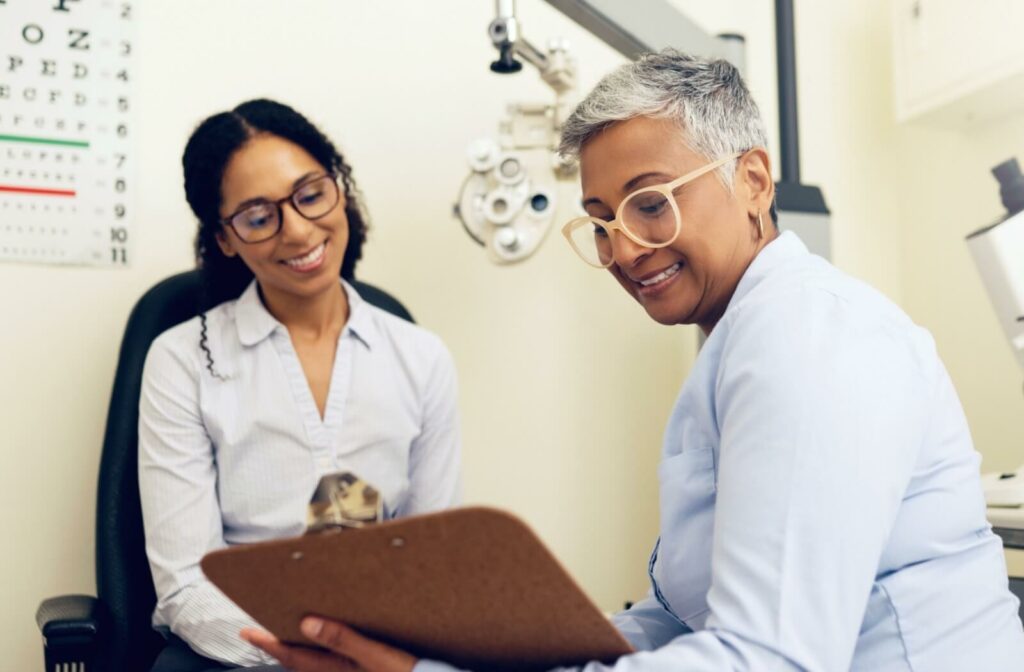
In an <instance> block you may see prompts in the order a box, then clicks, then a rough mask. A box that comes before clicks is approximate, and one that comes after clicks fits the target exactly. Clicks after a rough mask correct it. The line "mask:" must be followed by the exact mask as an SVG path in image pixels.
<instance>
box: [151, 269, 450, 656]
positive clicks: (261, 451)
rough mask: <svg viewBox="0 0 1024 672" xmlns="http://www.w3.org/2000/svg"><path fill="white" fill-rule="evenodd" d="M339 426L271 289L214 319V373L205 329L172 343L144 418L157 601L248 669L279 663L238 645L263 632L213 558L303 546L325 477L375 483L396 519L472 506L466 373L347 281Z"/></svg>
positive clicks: (337, 377)
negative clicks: (464, 497) (464, 483)
mask: <svg viewBox="0 0 1024 672" xmlns="http://www.w3.org/2000/svg"><path fill="white" fill-rule="evenodd" d="M343 286H344V289H345V292H346V294H347V295H348V299H349V305H350V313H349V321H348V323H347V324H346V326H345V328H344V330H343V331H342V334H341V336H340V338H339V340H338V348H337V353H336V356H335V362H334V370H333V372H332V377H331V385H330V391H329V393H328V399H327V404H326V408H325V413H324V417H323V419H321V417H320V414H319V412H318V410H317V407H316V404H315V402H314V400H313V396H312V393H311V392H310V389H309V385H308V383H307V381H306V378H305V375H304V373H303V371H302V366H301V364H300V362H299V359H298V357H297V355H296V353H295V350H294V348H293V347H292V343H291V339H290V338H289V335H288V331H287V329H286V328H285V327H284V325H282V324H281V323H280V322H278V321H277V320H276V319H275V318H274V317H273V316H272V315H271V314H270V313H269V312H268V311H267V310H266V308H264V306H263V304H262V302H261V301H260V298H259V294H258V292H257V287H256V283H255V282H253V283H252V284H251V285H250V286H249V288H248V289H247V290H246V291H245V292H244V293H243V294H242V296H241V297H239V299H237V300H236V301H229V302H227V303H223V304H221V305H219V306H217V307H216V308H214V309H212V310H210V311H208V313H207V325H208V326H207V334H208V336H207V341H208V347H209V349H210V351H211V354H212V358H213V370H214V372H215V373H216V374H217V375H216V376H214V375H212V374H211V372H210V370H209V369H208V366H207V359H206V354H205V353H204V352H203V351H202V350H201V349H200V346H199V342H200V321H199V318H194V319H192V320H190V321H188V322H185V323H183V324H180V325H178V326H176V327H174V328H172V329H170V330H168V331H167V332H165V333H163V334H162V335H161V336H160V337H159V338H157V339H156V340H155V341H154V343H153V345H152V347H151V349H150V351H149V355H148V356H147V358H146V365H145V371H144V374H143V383H142V396H141V399H140V406H139V488H140V493H141V498H142V512H143V520H144V523H145V529H146V551H147V554H148V556H149V563H150V567H151V569H152V572H153V580H154V584H155V587H156V593H157V607H156V610H155V612H154V614H153V624H154V626H156V627H157V628H158V629H163V628H168V629H170V630H171V631H172V632H174V633H175V634H176V635H178V636H179V637H181V638H182V639H184V640H185V641H186V642H188V644H189V645H190V646H191V647H192V648H193V649H195V650H196V651H197V652H198V653H200V654H202V655H204V656H207V657H209V658H213V659H216V660H220V661H223V662H226V663H229V664H234V665H243V666H245V665H255V664H261V663H267V662H272V660H271V659H270V658H268V657H267V656H266V655H265V654H263V653H262V652H259V651H257V650H256V649H255V648H253V647H251V646H250V645H249V644H247V643H246V642H244V641H242V640H241V639H240V638H239V637H238V631H239V630H240V629H241V628H242V627H245V626H248V625H253V622H252V620H251V619H250V618H249V617H248V616H247V615H246V614H245V613H244V612H242V611H241V610H240V609H239V608H238V607H236V606H235V605H234V604H233V603H232V602H230V601H229V600H228V599H227V597H225V596H224V595H223V594H222V593H221V592H220V591H219V590H217V589H216V588H215V587H214V586H213V585H212V584H210V583H209V582H208V581H207V580H206V579H205V577H204V576H203V574H202V571H201V570H200V568H199V560H200V559H201V558H202V557H203V556H204V555H205V554H206V553H208V552H210V551H212V550H215V549H218V548H223V547H225V546H230V545H234V544H245V543H252V542H257V541H265V540H268V539H276V538H281V537H288V536H295V535H299V534H301V533H302V532H303V530H304V523H305V514H306V506H307V504H308V502H309V498H310V495H311V494H312V492H313V490H314V488H315V486H316V484H317V482H318V480H319V479H320V477H321V476H323V475H324V474H327V473H330V472H333V471H341V470H347V471H352V472H354V473H355V474H357V475H359V476H360V477H361V478H363V479H364V480H366V481H368V482H369V483H372V484H373V485H375V486H376V487H377V488H378V489H379V490H380V491H381V493H382V495H383V497H384V501H385V508H386V511H387V513H388V515H389V516H406V515H411V514H416V513H422V512H425V511H432V510H436V509H442V508H446V507H450V506H453V505H455V504H457V503H458V501H459V497H460V466H459V452H460V435H459V419H458V411H457V407H456V396H457V395H456V377H455V367H454V364H453V362H452V359H451V356H450V354H449V353H448V351H447V349H446V348H445V347H444V345H443V344H442V343H441V341H440V339H438V338H437V337H436V336H435V335H433V334H431V333H429V332H427V331H426V330H424V329H422V328H420V327H418V326H416V325H414V324H411V323H409V322H406V321H404V320H401V319H399V318H397V317H394V316H393V315H391V314H389V313H387V312H385V311H383V310H380V309H378V308H376V307H374V306H372V305H370V304H369V303H367V302H366V301H364V300H363V299H361V298H360V297H359V295H358V293H357V292H356V291H355V290H354V289H353V288H352V287H351V286H350V285H348V284H347V283H343Z"/></svg>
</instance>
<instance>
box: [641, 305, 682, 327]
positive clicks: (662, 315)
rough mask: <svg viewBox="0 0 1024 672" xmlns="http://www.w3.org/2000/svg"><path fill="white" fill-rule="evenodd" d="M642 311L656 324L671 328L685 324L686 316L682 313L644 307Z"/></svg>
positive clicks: (658, 307) (657, 307)
mask: <svg viewBox="0 0 1024 672" xmlns="http://www.w3.org/2000/svg"><path fill="white" fill-rule="evenodd" d="M644 310H646V311H647V314H648V315H650V317H651V319H652V320H654V321H655V322H657V323H658V324H664V325H665V326H672V325H675V324H686V323H687V322H686V315H685V314H684V313H682V311H674V310H665V309H663V308H662V307H661V306H644Z"/></svg>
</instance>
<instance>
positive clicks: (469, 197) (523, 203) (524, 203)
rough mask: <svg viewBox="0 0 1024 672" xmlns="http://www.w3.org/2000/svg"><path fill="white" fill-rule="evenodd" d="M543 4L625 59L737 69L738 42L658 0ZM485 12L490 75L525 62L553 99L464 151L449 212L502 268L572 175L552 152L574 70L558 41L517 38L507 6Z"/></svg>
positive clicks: (543, 228)
mask: <svg viewBox="0 0 1024 672" xmlns="http://www.w3.org/2000/svg"><path fill="white" fill-rule="evenodd" d="M547 2H548V4H550V5H552V6H553V7H555V8H556V9H558V10H559V11H561V12H562V13H563V14H565V15H566V16H568V17H569V18H571V19H572V20H573V21H575V22H576V23H578V24H579V25H580V26H582V27H583V28H585V29H586V30H588V31H590V32H591V33H592V34H594V35H595V36H596V37H598V38H599V39H601V40H602V41H604V42H605V43H607V44H608V45H610V46H611V47H613V48H614V49H616V50H617V51H619V52H620V53H622V54H623V55H625V56H627V57H629V58H636V57H637V56H639V55H640V54H643V53H646V52H650V51H658V50H660V49H663V48H665V47H669V46H675V47H682V48H685V49H686V50H688V51H690V52H692V53H698V54H702V55H704V56H711V57H719V58H726V59H728V60H729V61H731V62H732V63H734V64H736V66H737V67H738V68H739V69H740V71H741V72H742V70H743V39H742V38H741V37H739V36H737V35H722V36H719V37H712V36H709V35H707V34H706V33H705V32H704V31H703V30H702V29H701V28H700V27H699V26H697V25H696V24H695V23H693V22H692V21H690V20H689V19H687V18H686V17H685V16H684V15H683V14H681V13H680V12H679V11H678V10H677V9H675V8H674V7H673V6H672V5H671V3H670V2H668V0H637V1H636V2H633V3H623V2H621V0H547ZM495 10H496V16H495V18H494V20H493V21H491V24H490V26H489V27H488V31H487V32H488V35H489V36H490V39H491V42H492V44H493V45H494V47H495V48H496V49H497V50H498V58H497V59H496V60H495V61H494V62H493V63H491V66H490V67H491V70H492V71H493V72H496V73H499V74H510V73H515V72H519V71H521V70H522V69H523V65H522V61H526V62H527V63H529V64H530V65H532V66H534V67H535V68H536V69H537V70H538V71H539V72H540V75H541V79H543V80H544V82H545V83H546V84H547V85H548V86H550V87H551V89H552V90H553V91H554V93H555V100H554V102H553V103H513V104H511V105H509V107H508V113H507V117H506V118H505V119H503V120H502V121H501V123H500V127H499V134H498V139H497V140H495V139H492V138H482V139H479V140H476V141H475V142H473V143H472V144H471V145H470V146H469V149H468V152H467V161H468V163H469V167H470V169H471V171H472V172H471V173H470V175H469V176H468V177H467V178H466V180H465V182H464V183H463V185H462V189H461V190H460V193H459V198H458V202H457V203H456V205H455V208H454V213H455V215H456V216H457V217H458V218H459V219H460V220H461V222H462V225H463V227H464V228H465V230H466V232H467V233H468V234H469V235H470V236H471V237H472V238H473V240H474V241H476V242H477V243H478V244H480V245H481V246H483V247H485V248H486V250H487V254H488V256H489V258H490V259H491V260H492V261H494V262H495V263H499V264H508V263H513V262H518V261H522V260H524V259H526V258H527V257H529V256H530V255H531V254H533V253H534V252H535V251H536V250H537V248H538V247H539V246H540V244H541V242H543V240H544V238H545V236H546V235H547V233H548V231H549V230H550V228H551V224H552V222H553V221H554V217H555V214H556V211H557V210H558V205H559V198H558V193H559V191H561V189H560V184H559V183H560V182H564V181H569V180H573V179H574V178H575V176H576V168H575V166H574V165H572V164H570V163H566V162H565V161H563V160H562V159H561V157H560V156H559V155H558V153H557V148H558V141H559V135H560V133H561V128H562V122H563V121H564V119H565V117H566V116H567V113H568V111H569V108H568V105H569V102H570V101H569V99H570V96H571V94H572V92H573V90H574V88H575V83H576V63H575V61H574V59H573V57H572V55H571V53H570V52H569V49H568V45H567V44H566V43H565V41H563V40H557V39H556V40H552V41H551V42H550V43H549V45H548V48H547V49H546V50H545V51H542V50H540V49H539V48H537V47H536V46H534V45H533V44H531V43H530V42H528V41H527V40H526V39H525V37H524V36H523V34H522V26H521V25H520V23H519V20H518V17H517V15H516V3H515V0H496V2H495ZM576 194H577V196H578V191H577V192H576ZM577 200H578V199H577ZM574 205H575V204H574ZM563 214H564V211H563Z"/></svg>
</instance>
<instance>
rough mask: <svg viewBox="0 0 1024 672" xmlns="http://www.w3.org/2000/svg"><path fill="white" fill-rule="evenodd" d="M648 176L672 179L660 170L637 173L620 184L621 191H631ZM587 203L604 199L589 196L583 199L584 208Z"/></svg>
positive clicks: (595, 202)
mask: <svg viewBox="0 0 1024 672" xmlns="http://www.w3.org/2000/svg"><path fill="white" fill-rule="evenodd" d="M649 177H659V178H662V177H663V178H666V181H669V180H671V179H672V178H670V177H668V175H666V174H665V173H661V172H658V171H649V172H646V173H640V174H639V175H637V176H636V177H633V178H631V179H630V180H629V181H628V182H626V183H625V184H624V185H622V193H624V194H628V193H629V192H631V191H633V190H634V189H635V188H636V185H638V184H640V183H641V182H643V181H644V180H646V179H647V178H649ZM588 205H604V201H602V200H601V199H600V198H597V197H591V198H588V199H586V200H584V201H583V207H584V208H585V207H587V206H588Z"/></svg>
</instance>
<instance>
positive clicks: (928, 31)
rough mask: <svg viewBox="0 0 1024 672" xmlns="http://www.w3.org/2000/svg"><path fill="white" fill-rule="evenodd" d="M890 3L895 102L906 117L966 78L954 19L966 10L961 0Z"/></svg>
mask: <svg viewBox="0 0 1024 672" xmlns="http://www.w3.org/2000/svg"><path fill="white" fill-rule="evenodd" d="M976 2H978V3H979V4H980V3H984V2H986V0H976ZM895 8H896V10H895V11H896V16H895V20H894V24H895V25H894V28H895V31H896V35H895V37H896V39H895V53H894V59H895V64H896V82H895V83H896V87H897V89H896V101H897V112H898V114H899V116H900V117H901V118H905V117H906V116H910V115H913V114H915V113H917V112H920V111H922V107H924V106H926V105H927V104H929V103H930V102H931V101H933V100H934V99H936V97H942V94H943V92H945V91H948V90H949V88H950V87H951V86H954V85H955V83H957V82H962V81H964V80H965V79H966V77H967V73H968V65H967V63H966V59H964V54H963V52H962V51H961V49H962V47H963V41H964V40H963V31H962V30H959V29H958V25H957V24H958V22H960V21H962V13H964V12H967V13H969V12H970V11H971V10H970V7H969V3H967V2H965V1H963V0H897V1H896V3H895Z"/></svg>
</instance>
